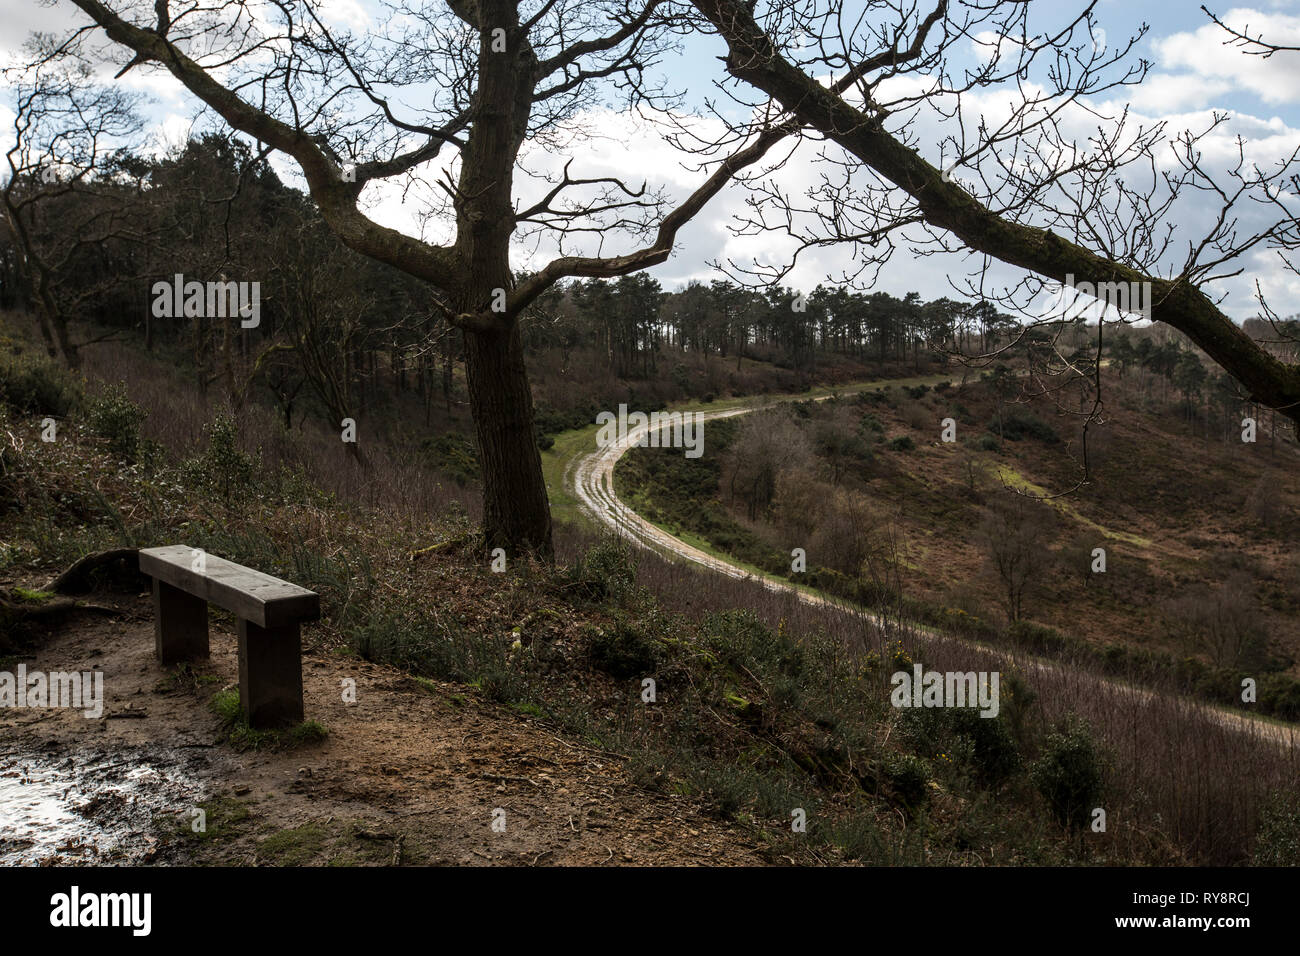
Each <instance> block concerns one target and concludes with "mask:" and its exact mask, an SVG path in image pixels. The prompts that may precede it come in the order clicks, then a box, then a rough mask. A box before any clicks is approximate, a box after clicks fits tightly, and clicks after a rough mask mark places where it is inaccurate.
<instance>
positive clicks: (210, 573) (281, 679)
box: [140, 544, 320, 728]
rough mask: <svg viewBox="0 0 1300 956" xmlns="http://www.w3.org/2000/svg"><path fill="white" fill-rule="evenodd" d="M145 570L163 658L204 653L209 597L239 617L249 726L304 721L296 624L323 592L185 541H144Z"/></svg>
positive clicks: (313, 612)
mask: <svg viewBox="0 0 1300 956" xmlns="http://www.w3.org/2000/svg"><path fill="white" fill-rule="evenodd" d="M200 555H202V558H201V560H200ZM200 567H201V568H202V570H200V569H199V568H200ZM140 571H141V573H142V574H147V575H149V576H150V577H151V578H153V608H154V615H155V619H154V647H155V650H156V652H157V655H158V660H160V661H162V662H163V663H164V664H171V663H176V662H178V661H192V660H197V659H199V658H204V657H207V656H208V604H215V605H217V606H218V607H221V608H224V609H225V610H227V611H229V612H230V613H232V614H234V615H235V617H236V618H238V619H239V700H240V704H241V705H242V706H243V709H244V714H245V715H246V716H247V718H248V723H249V726H251V727H257V728H267V727H287V726H291V725H293V724H297V723H301V722H302V717H303V711H302V641H301V636H300V634H299V630H298V626H299V624H300V623H301V622H303V621H315V620H317V619H319V618H320V596H319V595H317V594H316V593H315V592H314V591H308V590H307V589H306V588H300V587H298V585H296V584H290V583H289V582H288V581H281V580H280V579H279V578H273V577H271V576H270V575H269V574H263V573H262V572H260V571H254V570H252V569H251V568H246V567H243V566H242V565H239V564H235V563H234V562H232V561H226V560H225V559H224V558H218V557H217V556H216V555H212V554H203V553H202V552H200V551H199V550H197V549H195V548H191V547H189V546H188V545H183V544H174V545H169V546H168V547H165V548H142V549H141V550H140Z"/></svg>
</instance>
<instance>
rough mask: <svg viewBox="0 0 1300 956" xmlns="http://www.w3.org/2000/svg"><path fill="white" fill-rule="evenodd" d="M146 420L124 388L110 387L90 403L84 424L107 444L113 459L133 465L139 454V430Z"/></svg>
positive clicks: (143, 411)
mask: <svg viewBox="0 0 1300 956" xmlns="http://www.w3.org/2000/svg"><path fill="white" fill-rule="evenodd" d="M146 417H147V415H146V413H145V410H144V409H143V408H141V407H140V406H139V405H137V404H136V403H135V402H133V401H131V399H130V398H129V397H128V396H127V394H126V388H125V387H124V386H123V385H122V384H121V383H113V384H111V385H109V386H107V387H106V388H105V389H104V391H103V392H101V393H100V394H99V395H97V396H96V397H95V398H93V399H92V400H91V402H90V412H89V415H88V416H87V424H88V425H89V426H90V430H91V431H92V432H93V433H94V434H95V435H98V436H99V437H100V438H103V439H105V440H106V441H107V442H108V447H109V450H110V451H111V452H112V453H113V455H114V456H116V457H117V458H120V459H123V460H125V461H134V460H135V459H136V456H137V454H138V453H139V451H140V426H141V425H142V424H144V420H145V418H146Z"/></svg>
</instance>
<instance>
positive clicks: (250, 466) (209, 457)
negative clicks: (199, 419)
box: [181, 414, 257, 498]
mask: <svg viewBox="0 0 1300 956" xmlns="http://www.w3.org/2000/svg"><path fill="white" fill-rule="evenodd" d="M203 433H204V435H205V436H207V443H208V447H207V449H206V450H205V451H204V452H203V453H202V454H201V455H197V456H195V457H193V458H189V459H186V460H185V462H184V463H183V464H182V466H181V470H182V472H183V473H184V475H185V479H186V481H188V482H189V483H190V484H193V485H195V486H197V487H199V488H204V489H209V490H213V491H219V492H220V493H221V495H222V497H224V498H229V497H230V496H231V494H232V493H234V492H236V491H243V490H247V489H249V488H251V486H252V484H253V476H254V474H255V473H256V470H257V464H256V462H255V461H254V460H253V458H252V457H251V456H249V455H246V454H244V453H243V452H242V451H240V449H239V431H238V427H237V426H236V424H235V419H234V418H233V417H231V416H230V415H227V414H220V415H218V416H217V417H216V418H214V419H213V420H212V421H210V422H209V423H208V424H206V425H204V426H203Z"/></svg>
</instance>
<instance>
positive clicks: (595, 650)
mask: <svg viewBox="0 0 1300 956" xmlns="http://www.w3.org/2000/svg"><path fill="white" fill-rule="evenodd" d="M587 654H588V655H589V656H590V657H591V662H592V664H593V665H595V667H596V668H597V669H598V670H602V671H604V672H605V673H606V674H609V675H610V676H611V677H617V678H619V679H620V680H627V679H629V678H632V677H645V676H647V675H649V674H651V673H653V672H654V669H655V665H656V664H657V663H658V659H659V655H658V649H657V647H656V645H655V641H654V639H653V638H652V637H649V636H647V635H646V634H645V633H644V632H643V630H642V629H641V627H640V626H638V624H637V622H636V621H634V620H631V619H628V618H625V617H619V618H618V619H617V620H616V621H615V622H614V624H613V625H612V626H610V627H603V628H592V629H590V631H589V636H588V640H587Z"/></svg>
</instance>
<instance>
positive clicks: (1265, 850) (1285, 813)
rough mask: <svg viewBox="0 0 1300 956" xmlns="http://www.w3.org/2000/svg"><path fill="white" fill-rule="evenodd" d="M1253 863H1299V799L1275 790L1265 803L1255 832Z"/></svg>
mask: <svg viewBox="0 0 1300 956" xmlns="http://www.w3.org/2000/svg"><path fill="white" fill-rule="evenodd" d="M1254 864H1255V865H1256V866H1300V799H1297V797H1296V795H1295V794H1293V793H1275V794H1273V795H1272V796H1271V797H1270V798H1269V799H1268V800H1267V801H1266V802H1265V804H1264V808H1263V810H1262V811H1261V812H1260V816H1259V828H1258V829H1257V830H1256V831H1255V854H1254Z"/></svg>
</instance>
